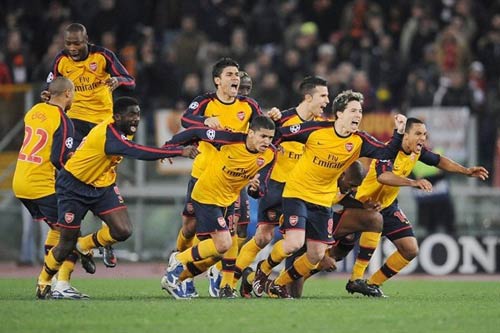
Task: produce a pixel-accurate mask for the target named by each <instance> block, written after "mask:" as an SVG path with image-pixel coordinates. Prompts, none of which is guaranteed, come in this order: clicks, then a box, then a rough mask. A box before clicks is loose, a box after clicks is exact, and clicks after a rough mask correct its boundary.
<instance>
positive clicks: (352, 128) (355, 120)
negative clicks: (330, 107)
mask: <svg viewBox="0 0 500 333" xmlns="http://www.w3.org/2000/svg"><path fill="white" fill-rule="evenodd" d="M337 117H338V119H337V120H336V122H337V121H339V125H341V126H342V129H343V130H344V131H346V132H348V133H354V132H357V131H358V129H359V124H360V123H361V118H363V109H362V108H361V103H360V102H358V101H350V102H349V103H347V106H346V108H345V110H344V112H337Z"/></svg>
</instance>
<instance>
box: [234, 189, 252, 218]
mask: <svg viewBox="0 0 500 333" xmlns="http://www.w3.org/2000/svg"><path fill="white" fill-rule="evenodd" d="M234 215H235V216H237V217H238V224H248V223H250V201H248V193H247V189H246V187H245V188H243V189H242V190H241V191H240V196H239V197H238V200H236V202H235V203H234Z"/></svg>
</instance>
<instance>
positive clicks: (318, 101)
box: [235, 76, 329, 298]
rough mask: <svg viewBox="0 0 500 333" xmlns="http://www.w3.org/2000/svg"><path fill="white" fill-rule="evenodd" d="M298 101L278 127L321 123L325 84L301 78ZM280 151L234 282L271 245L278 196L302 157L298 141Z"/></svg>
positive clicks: (245, 287) (244, 291)
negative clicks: (316, 121)
mask: <svg viewBox="0 0 500 333" xmlns="http://www.w3.org/2000/svg"><path fill="white" fill-rule="evenodd" d="M299 89H300V92H301V94H302V101H301V102H300V104H299V105H297V106H296V107H293V108H290V109H288V110H285V111H283V113H282V117H281V119H280V121H279V123H280V125H281V126H290V125H295V124H301V123H304V122H307V121H312V120H321V114H322V113H323V109H324V108H325V107H326V106H327V104H328V103H329V99H328V82H327V81H326V80H324V79H322V78H320V77H317V76H307V77H305V78H304V79H303V80H302V82H301V83H300V85H299ZM280 150H281V152H280V153H279V154H278V155H277V159H276V164H275V166H274V168H273V172H272V174H271V177H270V179H269V180H266V181H268V185H267V188H268V191H267V192H266V194H265V195H264V197H263V198H261V199H260V200H259V208H258V224H257V230H256V231H255V235H254V237H253V238H252V239H250V240H249V241H248V242H247V243H246V244H245V245H244V246H243V248H242V249H241V251H240V253H239V255H238V258H237V259H236V268H235V279H236V280H238V279H239V278H240V277H241V275H242V271H243V270H245V268H247V267H248V266H249V265H250V264H251V263H252V262H253V261H254V260H255V258H256V257H257V255H258V253H259V252H260V250H262V249H263V248H264V247H265V246H266V245H267V244H269V243H270V242H271V240H272V239H273V237H274V228H275V227H276V226H277V225H278V220H279V218H280V216H281V214H282V209H281V204H282V194H283V188H284V187H285V183H286V181H287V178H288V175H289V174H290V172H291V171H292V169H293V168H294V166H295V165H296V164H297V161H298V160H299V158H300V157H301V156H302V152H303V150H304V144H302V143H299V142H283V143H281V149H280ZM250 292H251V288H248V284H246V283H242V284H241V287H240V294H241V296H242V297H247V298H248V297H251V294H250Z"/></svg>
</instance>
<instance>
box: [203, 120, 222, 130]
mask: <svg viewBox="0 0 500 333" xmlns="http://www.w3.org/2000/svg"><path fill="white" fill-rule="evenodd" d="M203 124H205V126H208V127H210V128H215V129H223V127H222V125H221V124H220V121H219V118H217V117H208V118H207V119H205V121H204V122H203Z"/></svg>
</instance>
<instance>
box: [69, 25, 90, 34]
mask: <svg viewBox="0 0 500 333" xmlns="http://www.w3.org/2000/svg"><path fill="white" fill-rule="evenodd" d="M64 31H66V32H83V34H84V35H86V34H87V28H85V26H84V25H83V24H81V23H71V24H69V25H67V26H66V28H65V29H64Z"/></svg>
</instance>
